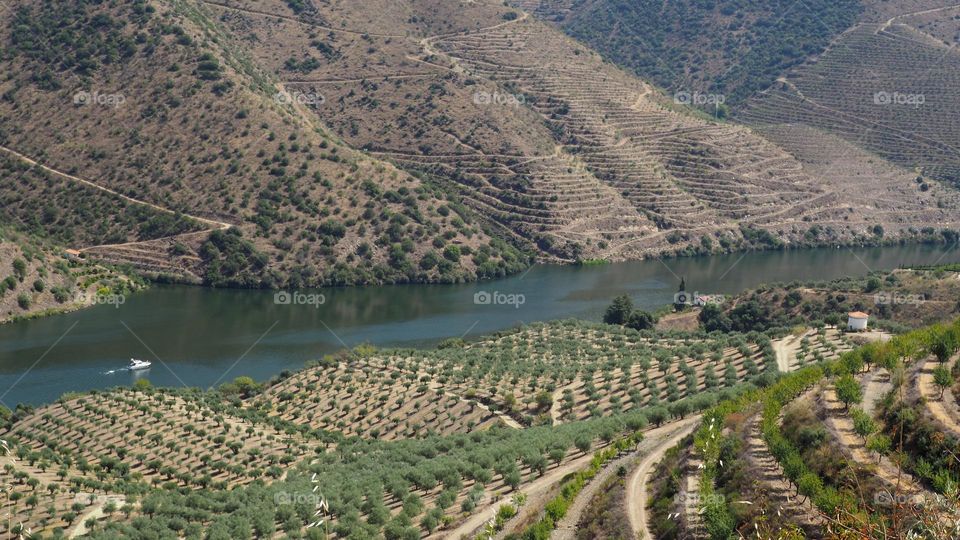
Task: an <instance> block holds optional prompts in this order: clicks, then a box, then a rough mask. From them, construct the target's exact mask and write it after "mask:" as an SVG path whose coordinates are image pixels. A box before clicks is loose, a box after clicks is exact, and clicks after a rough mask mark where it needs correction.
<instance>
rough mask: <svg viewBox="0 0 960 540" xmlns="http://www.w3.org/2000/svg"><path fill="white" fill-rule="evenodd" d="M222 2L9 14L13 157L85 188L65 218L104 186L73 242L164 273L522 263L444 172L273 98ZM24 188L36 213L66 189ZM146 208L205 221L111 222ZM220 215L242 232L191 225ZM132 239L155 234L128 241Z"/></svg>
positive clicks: (0, 128)
mask: <svg viewBox="0 0 960 540" xmlns="http://www.w3.org/2000/svg"><path fill="white" fill-rule="evenodd" d="M207 15H208V13H207V12H205V11H204V10H201V9H199V6H198V5H196V4H194V3H193V2H180V1H171V2H146V1H142V0H130V1H127V2H120V3H112V4H104V3H101V2H92V1H78V2H71V3H69V4H67V5H64V6H60V5H59V4H54V3H52V2H48V1H40V0H38V1H27V2H21V3H20V4H19V5H18V6H17V7H16V8H15V9H14V10H8V11H5V12H4V13H3V14H2V15H0V16H2V17H3V24H2V29H3V30H2V32H3V34H2V36H0V40H2V43H4V57H3V60H4V69H3V71H4V73H8V74H10V76H9V77H7V78H6V79H5V80H4V81H3V82H2V83H0V91H2V93H3V96H4V99H3V100H2V102H0V111H2V112H0V145H2V146H3V147H4V148H5V149H6V152H4V157H5V159H12V160H14V161H19V162H20V163H21V164H23V163H26V164H28V165H30V166H31V167H33V168H34V169H36V168H37V165H35V163H36V164H40V165H43V166H46V167H48V170H46V171H43V174H42V175H40V176H45V177H46V179H43V181H45V182H46V183H47V186H46V188H45V189H53V188H54V187H55V186H53V185H52V184H51V182H54V181H56V182H59V184H60V186H61V187H62V188H63V189H77V190H80V191H82V192H83V193H84V195H83V196H82V197H66V198H65V199H64V200H62V201H58V202H59V203H61V204H58V205H57V206H59V207H60V208H59V214H61V215H79V214H81V213H82V209H81V205H83V204H84V203H83V202H82V201H83V200H84V199H85V198H87V197H92V196H97V197H100V198H102V199H103V201H102V202H100V203H97V204H96V205H95V206H96V210H94V211H92V212H91V213H90V215H89V220H88V221H87V223H86V224H79V223H73V224H71V226H70V227H69V229H75V230H76V232H73V233H71V234H72V238H71V237H64V234H60V235H58V236H59V238H58V239H59V240H61V241H64V242H70V241H74V242H75V244H71V247H78V248H79V247H82V248H87V249H88V251H89V252H90V253H91V255H96V256H97V257H101V258H106V259H110V260H114V261H116V262H121V261H127V262H132V263H138V260H139V259H140V258H141V256H142V255H143V254H150V256H151V257H154V258H156V259H157V260H155V261H152V262H151V264H152V265H153V266H154V268H147V269H148V270H153V271H154V273H157V274H173V275H175V276H178V277H180V278H184V279H190V278H192V277H195V276H199V277H200V278H202V279H203V280H204V281H206V282H208V283H211V284H221V283H226V284H237V285H263V284H265V285H274V286H276V285H281V284H291V285H293V286H296V285H300V284H322V283H357V282H361V283H368V282H383V281H415V280H447V281H454V280H463V279H471V278H475V277H478V276H490V275H502V274H504V273H506V272H508V271H515V270H516V269H517V268H519V267H521V265H522V261H521V259H520V258H519V256H518V254H517V253H516V251H515V250H514V249H512V248H510V247H508V246H507V245H506V244H504V243H503V242H501V241H498V240H494V239H492V238H490V237H489V236H488V235H487V234H486V233H484V232H483V231H482V230H481V229H480V228H479V227H478V226H476V225H473V224H471V223H472V219H471V217H470V216H469V215H468V214H467V213H464V214H462V215H461V214H460V209H461V207H460V206H459V205H458V204H456V203H455V201H454V202H451V201H448V200H446V196H445V194H444V193H443V192H442V191H438V190H437V189H436V187H435V186H432V185H429V184H426V183H424V182H421V181H418V180H417V179H416V178H413V177H411V176H409V175H408V174H405V173H403V172H401V171H398V170H396V169H395V168H393V167H392V166H390V165H388V164H386V163H384V162H382V161H379V160H376V159H373V158H370V157H369V156H366V155H363V154H360V153H358V152H355V151H353V150H351V149H349V148H347V147H346V146H344V145H343V144H342V143H341V142H339V141H338V140H337V139H336V138H335V137H332V136H331V135H329V134H328V133H326V132H325V130H324V129H323V128H322V126H319V125H316V124H313V123H312V122H311V121H310V118H308V117H305V116H304V115H302V114H300V113H299V111H298V109H299V108H300V104H299V103H297V102H293V103H290V102H285V101H283V100H279V99H274V98H275V94H276V90H275V89H274V87H273V82H272V81H271V79H270V77H269V76H267V75H266V74H264V73H263V72H261V70H260V69H259V68H257V67H256V66H255V65H254V64H253V63H252V62H251V61H250V59H249V58H248V57H246V56H245V53H244V52H243V48H242V47H241V46H239V44H238V43H236V42H235V41H233V38H232V37H231V36H229V35H227V34H226V33H224V32H223V31H222V30H221V29H220V28H219V27H218V25H217V23H216V22H215V21H213V20H211V19H209V18H208V17H207ZM12 166H13V165H8V167H12ZM34 181H40V180H34ZM11 185H12V184H11ZM14 189H16V190H19V194H13V195H11V196H12V197H15V198H18V199H20V200H21V204H19V207H20V209H21V210H23V211H27V210H29V209H30V208H33V207H36V206H37V205H38V204H46V203H50V202H52V201H51V200H50V199H49V198H45V197H43V194H42V193H41V192H39V190H38V189H36V188H33V187H29V186H27V187H24V188H22V189H21V188H14ZM5 191H7V189H6V188H5ZM97 191H99V193H96V192H97ZM37 198H39V199H40V200H36V199H37ZM31 199H34V200H31ZM131 205H133V206H139V207H142V208H146V209H148V211H149V213H159V214H167V215H169V214H173V215H177V216H179V214H183V215H184V216H189V217H188V218H186V221H187V222H191V224H190V225H189V226H188V225H183V226H179V227H166V228H165V229H164V230H156V231H153V230H151V231H149V232H150V233H151V234H144V233H143V231H139V232H138V233H136V234H135V233H134V232H133V231H127V232H126V233H125V232H124V231H113V232H110V231H104V230H103V229H102V228H103V225H101V222H103V221H106V222H108V223H109V222H111V221H122V220H120V219H119V218H117V217H114V216H116V215H120V214H123V213H124V212H126V210H124V208H128V207H130V206H131ZM21 213H22V212H21ZM190 218H192V219H190ZM21 221H22V219H21ZM66 228H67V227H61V229H66ZM115 228H120V227H119V225H118V227H115ZM129 228H134V227H133V226H132V225H131V226H130V227H129ZM216 229H229V231H226V232H220V233H217V235H216V236H215V237H213V238H212V239H211V241H207V236H208V233H207V232H201V233H200V234H180V233H182V232H184V231H190V230H201V231H211V230H216ZM171 235H173V236H172V237H171ZM158 238H164V240H157V239H158ZM244 239H246V240H244ZM130 240H133V241H144V240H152V241H153V242H152V243H149V244H146V245H144V246H143V247H142V249H140V248H137V247H136V246H130V245H113V244H117V243H122V241H130ZM100 244H111V245H108V246H106V247H100V246H99V245H100ZM164 260H166V261H167V262H164Z"/></svg>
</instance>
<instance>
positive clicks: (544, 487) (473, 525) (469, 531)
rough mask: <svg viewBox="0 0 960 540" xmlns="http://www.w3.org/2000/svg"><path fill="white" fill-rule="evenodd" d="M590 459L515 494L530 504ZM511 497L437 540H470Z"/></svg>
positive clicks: (551, 473) (554, 472)
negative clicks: (518, 494) (521, 496)
mask: <svg viewBox="0 0 960 540" xmlns="http://www.w3.org/2000/svg"><path fill="white" fill-rule="evenodd" d="M592 459H593V453H592V452H588V453H587V454H586V455H583V456H580V457H578V458H577V459H574V460H572V461H570V462H568V463H566V464H564V465H561V466H560V467H557V468H556V469H554V470H552V471H549V472H548V473H547V474H545V475H543V476H542V477H540V478H537V479H536V480H534V481H533V482H530V483H529V484H527V485H526V486H523V487H521V488H520V489H519V490H517V492H518V493H523V494H525V495H526V496H527V504H531V501H532V500H533V499H535V498H536V497H537V496H538V495H541V494H542V493H546V492H547V491H549V490H550V488H552V487H553V485H554V484H556V483H557V482H559V481H560V480H561V479H562V478H563V477H564V476H566V475H568V474H570V473H572V472H575V471H577V470H579V469H581V468H583V467H586V466H587V465H588V464H589V463H590V461H591V460H592ZM512 497H513V493H510V494H506V495H503V496H501V497H500V498H499V499H497V500H495V501H493V502H491V503H490V504H488V505H487V506H486V507H484V508H483V509H480V510H477V511H476V512H474V513H473V514H470V517H468V518H467V520H466V521H464V522H463V523H461V524H460V525H457V526H456V528H454V529H452V530H450V531H438V532H439V534H440V536H438V538H451V539H453V540H458V539H459V538H472V535H473V534H474V533H475V532H476V531H477V530H478V529H480V528H481V527H483V526H484V524H485V523H486V522H488V521H490V520H491V519H493V517H494V516H495V515H496V513H497V509H498V508H500V506H501V505H503V504H510V500H511V499H512Z"/></svg>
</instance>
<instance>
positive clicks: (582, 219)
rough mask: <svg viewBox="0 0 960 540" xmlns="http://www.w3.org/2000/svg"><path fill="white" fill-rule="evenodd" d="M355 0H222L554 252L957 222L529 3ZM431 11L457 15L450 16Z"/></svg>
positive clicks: (362, 123)
mask: <svg viewBox="0 0 960 540" xmlns="http://www.w3.org/2000/svg"><path fill="white" fill-rule="evenodd" d="M348 4H349V3H347V2H329V3H317V4H316V11H315V12H313V13H312V14H311V15H309V16H301V17H291V16H290V13H289V8H288V7H287V5H286V4H285V3H284V2H281V1H279V0H274V1H272V2H257V3H256V6H254V5H253V3H251V2H241V1H229V2H221V1H219V0H218V1H217V2H216V3H211V2H207V3H206V6H207V7H208V8H209V9H211V10H212V11H213V12H215V13H217V17H218V18H219V20H222V21H225V22H226V23H227V26H228V27H229V28H231V29H232V30H233V31H234V32H235V33H238V34H239V33H244V34H246V35H249V36H251V37H250V38H249V39H248V40H247V43H248V44H250V50H251V54H253V55H254V56H255V57H256V58H257V60H258V61H259V62H261V63H262V64H263V65H264V66H267V67H268V69H270V70H272V71H273V72H274V73H275V74H276V76H277V77H278V78H279V79H281V81H282V82H283V84H284V87H285V88H286V89H287V90H288V91H289V92H291V93H294V94H296V95H300V96H303V97H304V99H307V98H311V97H318V96H319V97H321V99H318V100H315V101H314V103H313V104H314V106H313V107H312V110H313V111H314V112H315V113H316V115H317V116H318V117H319V118H320V119H321V120H322V121H323V122H324V123H325V124H327V125H330V126H331V127H332V129H334V130H336V132H337V133H338V134H339V135H340V136H341V137H343V138H344V140H346V141H347V142H348V143H350V144H351V145H354V146H357V147H361V148H364V149H367V150H369V151H370V152H371V153H372V154H374V155H375V156H378V157H382V158H384V159H388V160H391V161H393V162H395V163H397V164H398V165H400V166H401V167H403V168H405V169H408V170H411V171H417V172H420V173H423V174H425V175H429V176H432V177H436V178H441V179H444V180H446V181H448V182H449V183H451V184H452V185H453V186H455V187H456V189H458V190H459V192H460V193H461V195H462V197H463V198H464V201H465V202H466V203H467V204H468V205H469V206H471V207H472V208H475V209H477V210H478V211H480V213H481V214H483V215H485V216H489V217H491V218H492V219H494V220H495V221H496V222H498V223H499V224H501V225H503V227H504V229H505V230H509V231H512V233H513V234H516V235H518V236H519V237H520V238H521V239H522V240H527V241H530V242H534V243H536V244H537V246H538V248H539V249H540V250H541V251H545V252H547V253H548V254H550V255H553V256H555V257H558V258H561V259H568V260H570V259H575V258H590V257H601V258H607V259H623V258H634V257H641V256H645V255H650V254H653V253H658V252H661V251H670V252H672V251H674V250H678V249H682V248H684V247H686V246H696V247H697V248H698V249H704V248H703V247H701V246H707V249H711V248H713V249H720V248H721V247H722V248H728V247H730V246H734V245H738V243H740V242H743V241H744V237H745V236H746V237H749V241H754V242H759V243H764V242H766V243H777V242H778V241H781V240H782V241H786V242H802V241H806V240H808V239H809V237H806V238H805V235H806V233H807V232H808V230H809V229H810V227H811V226H812V225H814V224H819V225H820V226H821V227H820V229H821V230H823V231H825V233H824V235H823V237H822V238H818V239H817V241H820V242H832V243H836V242H846V241H851V240H854V239H855V238H864V237H870V236H871V235H870V232H869V231H870V230H872V229H873V228H874V226H875V225H881V226H882V227H883V228H884V229H885V230H886V231H887V232H888V234H898V233H905V234H909V233H907V230H908V229H909V228H910V227H916V226H918V225H923V224H929V225H936V226H948V225H949V224H951V223H954V222H955V221H956V214H955V212H954V213H952V214H951V213H950V212H949V210H950V209H952V208H955V201H953V199H952V198H951V197H952V195H944V194H942V192H941V190H939V188H935V189H933V190H931V191H929V192H927V191H923V192H921V191H920V187H919V186H917V185H914V184H913V181H912V180H913V179H912V177H911V176H910V175H909V174H908V173H906V172H905V171H901V170H899V169H897V168H895V167H891V166H888V165H886V164H883V163H882V162H881V163H876V160H874V156H870V155H866V154H864V153H863V152H858V151H855V149H850V150H847V149H845V148H844V147H842V146H840V147H838V146H837V143H833V142H831V143H830V144H825V143H824V140H823V139H822V138H818V139H811V140H808V141H805V142H807V143H809V144H811V145H814V146H816V147H817V148H819V149H820V151H819V154H817V155H816V156H814V157H811V158H810V159H805V160H798V159H797V158H796V156H794V155H791V154H789V153H788V152H786V151H785V150H784V149H783V148H781V147H778V146H777V145H775V144H772V143H771V142H769V141H767V140H765V139H763V138H761V137H759V136H758V135H756V134H755V133H753V132H751V131H750V130H748V129H745V128H742V127H738V126H733V125H730V124H726V123H722V122H716V121H713V120H710V119H704V118H700V117H696V116H693V115H692V114H690V112H689V111H688V110H685V109H683V108H682V107H678V106H675V105H674V104H673V103H672V100H669V101H668V100H666V99H665V98H664V97H663V96H661V95H660V94H659V93H658V92H657V91H656V90H655V89H653V88H651V87H650V86H649V85H647V84H645V83H643V82H642V81H639V80H637V79H635V78H633V77H631V76H629V75H627V74H625V73H623V72H622V71H620V70H618V69H615V68H613V67H612V66H610V65H608V64H606V63H604V62H603V61H602V60H601V59H600V58H599V57H598V56H597V55H596V54H595V53H592V52H591V51H589V50H587V49H585V48H584V47H583V46H582V45H579V44H577V43H576V42H574V41H572V40H570V39H568V38H566V37H565V36H563V35H562V34H560V33H559V32H558V31H556V30H554V29H552V28H551V27H549V26H547V25H544V24H542V23H539V22H537V21H535V20H533V18H531V17H529V16H527V15H526V14H524V13H523V12H521V11H519V10H512V9H510V8H507V7H504V6H503V5H502V4H498V3H494V2H471V3H467V4H462V5H461V4H459V3H458V4H456V5H453V4H450V3H441V2H436V3H434V2H421V1H409V2H400V3H390V6H389V7H384V12H389V13H390V17H391V21H392V24H389V25H387V24H384V23H383V22H382V21H381V20H380V19H378V18H376V17H375V16H374V15H370V13H372V12H378V13H379V10H377V9H364V10H363V11H362V13H363V15H362V16H361V15H357V14H356V13H355V12H356V11H357V9H355V8H352V7H350V6H349V5H348ZM425 5H426V6H430V8H431V9H430V10H428V12H426V13H424V11H423V10H418V9H416V8H417V7H422V6H425ZM463 5H465V6H468V8H467V9H468V11H467V12H463V11H462V10H461V9H460V8H461V7H462V6H463ZM366 7H368V8H369V6H366ZM394 12H403V13H405V14H406V16H404V17H395V18H394V17H393V13H394ZM267 14H278V15H280V16H270V15H267ZM425 19H426V20H442V21H445V22H446V23H448V24H447V27H445V28H442V29H441V30H440V31H439V32H438V31H437V30H436V29H435V28H434V26H432V25H430V24H428V23H427V22H425ZM318 21H322V23H321V22H318ZM478 21H479V22H478ZM393 51H402V53H403V54H402V56H401V55H399V54H396V53H393ZM840 143H841V144H842V141H840ZM800 150H804V148H799V149H798V152H799V151H800ZM867 178H876V179H878V180H879V181H877V182H875V183H872V184H871V185H870V186H869V187H866V186H864V185H863V183H864V180H865V179H867ZM894 201H896V204H893V202H894ZM938 203H939V204H941V205H945V207H944V208H943V209H938V208H937V205H938ZM760 229H763V230H769V231H773V233H774V234H773V237H765V235H763V234H757V233H756V231H757V230H760ZM757 239H759V240H757ZM740 245H743V244H740Z"/></svg>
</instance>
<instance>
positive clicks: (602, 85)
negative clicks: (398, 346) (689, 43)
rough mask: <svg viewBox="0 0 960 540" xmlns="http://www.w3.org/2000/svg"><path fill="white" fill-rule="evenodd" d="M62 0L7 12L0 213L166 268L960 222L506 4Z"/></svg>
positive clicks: (515, 262)
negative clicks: (681, 95) (721, 114)
mask: <svg viewBox="0 0 960 540" xmlns="http://www.w3.org/2000/svg"><path fill="white" fill-rule="evenodd" d="M50 5H51V4H50V3H49V1H48V0H23V1H22V2H20V3H19V4H18V5H17V8H16V9H15V10H8V11H6V12H5V13H4V15H3V17H4V18H3V20H2V21H0V22H2V23H3V24H2V25H0V27H2V30H0V40H2V41H3V43H4V46H5V50H7V51H9V54H8V55H7V56H6V57H5V60H4V62H5V67H7V68H8V69H7V70H6V71H7V72H9V73H14V74H16V75H15V76H14V77H11V78H9V79H8V80H6V81H5V82H4V83H2V86H0V90H2V91H3V92H4V95H5V96H6V99H5V100H4V101H3V103H2V104H0V107H3V115H0V118H3V122H2V123H0V147H2V148H3V149H4V150H3V151H2V154H3V157H4V163H6V165H4V166H5V167H6V169H7V170H9V171H11V174H16V175H17V176H18V177H19V180H18V181H17V182H12V183H10V184H9V185H8V186H6V187H5V188H4V189H3V193H0V197H2V198H3V200H4V201H5V202H7V203H8V204H7V205H6V206H7V207H8V208H7V209H6V211H5V216H4V219H5V220H9V221H11V222H12V223H13V224H15V225H16V226H17V227H18V228H20V229H21V230H26V231H28V232H30V233H31V234H44V235H47V236H51V237H54V238H56V239H58V241H60V242H62V243H64V244H65V245H66V246H67V247H73V248H79V249H83V250H84V251H85V252H86V253H87V254H88V255H89V256H90V257H91V258H97V259H99V260H103V261H106V262H110V263H117V264H123V263H129V264H131V265H133V266H135V267H137V268H139V269H140V270H141V271H143V272H145V273H147V274H149V275H151V276H153V277H162V278H164V279H169V278H173V279H179V280H184V281H191V282H203V283H207V284H210V285H218V286H220V285H233V286H275V287H279V286H285V285H291V286H300V285H327V284H362V283H383V282H398V281H401V282H411V281H415V282H423V281H462V280H468V279H475V278H485V277H496V276H502V275H505V274H507V273H510V272H514V271H516V270H518V269H520V268H522V267H523V266H524V265H526V264H528V263H529V262H530V260H531V259H532V258H534V257H539V258H541V259H551V260H563V261H574V260H577V259H590V258H604V259H629V258H638V257H645V256H651V255H658V254H662V253H667V254H675V253H681V254H692V253H706V252H719V251H729V250H734V249H738V248H751V247H763V248H770V247H779V246H781V245H783V244H784V243H788V244H794V245H795V244H803V245H807V244H825V243H831V244H839V243H848V242H856V243H863V242H876V241H877V238H875V235H873V234H872V231H874V230H876V227H877V226H878V225H879V226H881V227H882V228H883V230H884V231H885V232H886V235H887V236H888V237H898V238H916V237H917V236H918V233H917V232H916V231H918V230H920V229H922V228H924V227H932V228H934V229H936V230H940V229H944V228H960V227H958V226H957V223H958V218H957V217H956V208H957V205H958V201H957V197H956V196H955V194H953V193H951V192H945V191H944V190H943V189H941V186H939V185H938V184H937V183H935V182H933V183H929V182H922V183H917V182H915V181H914V180H915V176H916V175H915V174H913V173H907V172H905V171H903V170H900V169H898V168H896V167H891V166H889V164H886V163H885V162H883V161H878V160H874V159H873V156H872V155H871V154H867V153H864V152H860V151H858V149H857V147H856V146H855V145H851V144H848V143H845V142H843V141H842V140H839V139H838V140H837V141H831V142H830V143H829V144H820V143H822V142H823V140H822V139H821V138H820V136H819V133H820V132H819V131H813V132H802V131H797V130H796V128H795V127H790V126H786V127H785V126H783V125H780V124H778V125H777V126H767V127H769V128H770V129H769V130H766V131H765V133H766V134H768V135H769V136H770V138H771V140H774V141H776V143H771V142H770V141H768V140H766V139H764V138H762V137H760V136H758V134H757V133H755V132H753V131H751V130H750V129H746V128H742V127H738V126H734V125H732V124H728V123H724V122H720V121H717V120H715V119H709V118H704V117H702V115H699V114H698V113H695V112H693V111H692V110H691V109H688V108H686V107H683V106H679V105H677V104H675V103H673V100H672V99H669V98H667V97H665V96H663V95H661V94H660V93H659V92H658V91H657V90H656V89H654V88H653V87H652V86H650V85H648V84H646V83H644V82H642V81H640V80H638V79H636V78H634V77H632V76H631V75H628V74H626V73H624V72H622V71H620V70H618V69H616V68H614V67H613V66H611V65H609V64H607V63H605V62H604V61H603V60H602V59H601V58H600V57H599V56H598V55H597V54H596V53H594V52H592V51H590V50H589V49H587V48H585V47H584V46H583V45H582V44H580V43H577V42H575V41H573V40H571V39H569V38H567V37H565V36H564V35H563V34H561V33H560V32H559V31H558V30H556V29H554V28H553V27H551V26H549V25H546V24H543V23H541V22H537V21H536V20H535V19H534V18H533V17H531V16H529V15H528V14H526V13H525V12H523V11H520V10H517V9H515V8H510V7H508V6H505V5H503V4H502V3H498V2H493V1H491V0H483V1H477V2H470V3H467V4H463V5H459V4H458V5H456V6H454V5H452V4H450V3H449V2H441V1H439V0H405V1H403V2H376V3H374V4H363V5H362V6H360V5H359V4H357V3H355V2H345V1H331V2H324V3H303V2H284V1H280V0H268V1H265V2H256V3H254V2H249V1H246V0H222V1H221V0H217V1H213V0H211V1H202V0H188V1H186V2H169V1H166V0H127V1H125V2H121V3H120V4H117V5H113V6H106V5H104V4H101V3H97V2H87V1H81V2H75V3H72V4H71V5H70V6H69V9H65V10H57V9H49V6H50ZM818 5H819V4H818ZM717 9H721V10H723V9H724V8H723V6H718V7H717ZM824 9H828V8H827V7H824ZM829 9H834V8H829ZM837 9H840V8H837ZM840 11H842V9H840ZM831 13H833V12H832V11H831ZM878 13H879V12H878ZM725 17H727V18H728V16H725ZM838 17H840V15H838ZM917 17H921V18H922V17H923V16H921V15H918V16H917ZM68 19H69V20H70V21H72V22H71V25H68V24H66V23H65V22H64V21H67V20H68ZM760 19H762V17H760V18H759V19H757V20H756V21H753V22H758V21H760ZM840 19H842V17H840ZM803 20H804V21H807V19H806V18H804V19H803ZM838 20H839V19H838ZM727 22H728V23H730V24H733V22H731V21H729V20H728V21H727ZM796 22H797V21H793V23H796ZM807 22H809V21H807ZM758 24H759V22H758ZM805 24H806V23H805ZM831 24H833V22H831ZM916 24H918V25H920V24H923V25H927V23H926V22H924V23H920V22H918V23H916ZM792 26H796V24H793V25H792ZM890 27H891V28H890V29H889V30H887V32H893V31H895V29H897V28H899V23H896V24H891V25H890ZM925 27H926V26H925ZM928 29H929V28H928ZM931 31H933V30H931ZM947 31H948V29H947V28H945V27H944V28H940V29H939V30H937V32H939V33H941V34H942V33H943V32H947ZM802 33H803V32H801V34H802ZM797 39H798V40H799V41H802V39H801V37H797ZM799 41H798V42H799ZM48 45H56V46H57V47H60V48H61V49H62V53H63V54H61V55H53V54H51V53H50V52H49V51H50V47H49V46H48ZM737 50H739V49H738V47H733V49H732V50H731V51H727V52H725V53H724V54H739V53H735V51H737ZM764 50H766V49H764ZM740 52H742V51H740ZM61 57H62V58H65V60H61ZM948 82H949V81H948V80H945V83H948ZM937 114H939V111H938V113H937ZM924 120H926V117H924ZM933 123H935V119H933V118H932V117H931V124H933ZM781 124H782V123H781ZM765 125H766V124H765ZM774 128H776V129H774ZM788 128H789V129H788ZM930 129H935V128H930ZM777 130H779V131H783V130H787V131H789V133H785V134H784V133H780V132H779V131H777ZM944 134H945V135H949V133H946V132H945V133H944ZM925 136H926V137H928V138H930V137H933V135H931V134H928V135H925ZM778 145H779V146H778ZM845 145H846V146H845ZM941 157H942V156H940V157H938V156H934V157H933V159H935V160H937V161H938V163H940V165H942V166H949V162H948V160H947V161H944V160H941ZM895 161H897V162H898V163H900V162H901V161H902V160H895ZM931 171H932V169H931ZM931 174H932V173H931ZM865 178H873V179H879V180H874V183H872V184H871V185H870V188H869V189H864V185H863V183H864V179H865ZM68 193H76V196H70V197H67V196H66V194H68ZM43 194H48V195H49V194H55V195H54V196H52V197H51V196H46V197H45V196H43ZM38 212H39V214H38ZM38 215H39V219H38ZM78 215H83V216H90V218H91V219H83V220H77V219H75V218H74V217H65V216H78ZM71 220H72V221H71ZM814 226H819V227H820V230H822V231H824V233H823V234H822V235H821V236H818V237H813V238H812V237H809V235H808V234H807V233H808V232H809V230H810V229H811V227H814Z"/></svg>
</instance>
